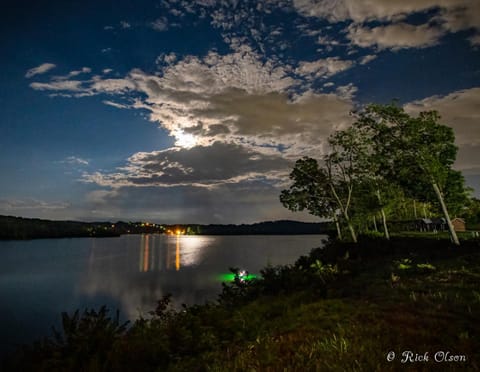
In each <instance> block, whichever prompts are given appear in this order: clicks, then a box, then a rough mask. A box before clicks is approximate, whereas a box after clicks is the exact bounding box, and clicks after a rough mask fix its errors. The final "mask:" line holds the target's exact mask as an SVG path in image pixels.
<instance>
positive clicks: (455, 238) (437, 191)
mask: <svg viewBox="0 0 480 372" xmlns="http://www.w3.org/2000/svg"><path fill="white" fill-rule="evenodd" d="M432 186H433V189H434V190H435V194H436V195H437V198H438V201H439V202H440V205H441V206H442V211H443V215H444V217H445V219H446V220H447V226H448V231H449V232H450V237H451V238H452V242H453V244H455V245H460V241H459V240H458V236H457V233H456V232H455V229H454V228H453V224H452V221H451V220H450V216H449V214H448V210H447V206H446V205H445V202H444V200H443V196H442V192H441V191H440V188H439V187H438V185H437V183H436V182H435V181H432Z"/></svg>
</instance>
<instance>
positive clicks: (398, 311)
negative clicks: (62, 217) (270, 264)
mask: <svg viewBox="0 0 480 372" xmlns="http://www.w3.org/2000/svg"><path fill="white" fill-rule="evenodd" d="M479 248H480V245H479V242H478V241H474V240H469V241H468V242H466V243H464V244H463V245H462V246H461V247H460V248H458V247H452V246H450V244H449V242H448V241H447V240H437V239H427V238H421V237H415V238H411V237H394V238H393V239H392V240H391V241H390V242H386V241H384V240H382V239H374V238H366V237H363V238H361V239H360V241H359V243H358V244H349V243H337V242H330V243H329V244H327V246H326V247H325V248H324V249H318V250H314V251H312V252H311V254H310V255H309V256H307V257H301V258H299V260H298V261H297V262H296V263H295V265H291V266H284V267H278V268H267V269H265V270H264V272H263V276H262V277H261V278H258V279H256V280H252V281H241V280H240V279H239V278H238V277H237V278H236V280H235V281H234V282H233V283H231V284H228V285H225V286H224V288H223V291H222V294H221V295H220V297H219V301H218V302H217V303H211V304H207V305H202V306H192V307H185V308H184V309H183V310H182V311H180V312H175V311H173V310H171V308H170V305H169V298H168V297H165V298H163V299H161V300H160V301H159V303H158V305H157V308H156V310H155V311H154V312H153V313H152V314H151V317H148V318H143V319H138V320H136V321H135V322H134V323H133V324H132V325H131V327H129V328H127V327H125V326H124V325H121V324H119V323H118V318H117V317H112V318H109V317H108V314H107V313H106V310H105V309H101V310H100V311H99V312H95V311H89V312H85V313H84V314H83V315H82V316H80V315H79V314H78V313H77V314H73V315H72V316H69V315H66V314H65V315H64V330H63V332H61V333H57V334H56V335H54V336H55V337H53V338H50V339H46V340H42V341H39V342H38V343H37V344H35V345H30V346H27V347H25V348H23V349H20V350H18V351H17V352H16V353H15V354H14V355H12V356H11V357H10V359H9V360H8V361H7V362H6V363H5V368H4V369H5V370H38V371H74V370H75V371H76V370H82V371H131V370H139V371H140V370H141V371H226V370H232V371H253V370H255V371H284V370H286V371H396V370H411V371H428V370H442V371H443V370H444V371H449V370H452V371H456V370H478V369H479V368H480V359H479V353H478V350H480V339H479V335H480V287H479V283H480V249H479ZM408 350H410V351H412V353H414V354H418V355H424V354H425V353H428V356H429V358H430V359H429V361H428V362H407V363H402V362H401V359H402V353H403V352H405V351H408ZM391 351H393V352H394V353H395V355H396V358H395V360H394V361H392V362H388V361H387V355H388V353H389V352H391ZM440 351H441V352H449V353H450V354H451V355H460V356H464V357H465V361H458V362H441V363H439V362H435V361H434V360H433V359H434V355H435V353H436V352H440Z"/></svg>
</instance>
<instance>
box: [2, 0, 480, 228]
mask: <svg viewBox="0 0 480 372" xmlns="http://www.w3.org/2000/svg"><path fill="white" fill-rule="evenodd" d="M0 52H1V54H0V55H1V58H0V87H1V89H0V174H1V178H0V179H1V181H0V214H6V215H15V216H24V217H37V218H49V219H72V220H86V221H103V220H111V221H116V220H144V221H145V220H150V221H153V222H159V223H252V222H259V221H265V220H275V219H296V220H303V221H315V218H314V217H313V216H309V215H308V214H307V213H292V212H290V211H288V210H286V209H285V208H284V207H283V206H282V205H281V203H280V202H279V193H280V191H281V190H282V189H284V188H286V187H288V185H289V180H288V174H289V173H290V171H291V169H292V166H293V164H294V163H295V160H297V159H298V158H300V157H302V156H305V155H306V156H312V157H316V158H319V157H321V156H322V154H324V153H325V152H326V151H327V150H328V149H327V147H326V140H327V138H328V135H329V134H331V133H332V132H333V131H335V130H337V129H342V128H346V127H347V126H348V125H349V124H350V123H351V122H352V120H353V117H352V115H350V114H349V113H350V112H352V111H353V110H358V109H361V107H362V106H363V105H365V104H368V103H389V102H391V101H392V100H397V101H398V103H399V104H400V105H402V106H403V107H404V108H405V110H407V111H408V112H409V113H411V114H413V115H416V114H417V113H418V112H420V111H425V110H438V111H439V112H440V114H441V116H442V120H441V122H442V123H443V124H445V125H449V126H451V127H452V128H453V130H454V132H455V135H456V144H457V145H458V147H459V152H458V157H457V161H456V163H455V169H458V170H461V171H462V172H463V174H464V176H465V178H466V181H467V184H468V185H469V186H470V187H473V188H474V189H475V195H476V196H477V197H478V196H480V194H479V192H480V1H478V0H389V1H385V0H335V1H334V0H257V1H248V0H244V1H234V0H196V1H194V0H190V1H187V0H157V1H143V0H135V1H128V0H125V1H118V0H97V1H90V0H83V1H75V0H72V1H43V0H37V1H25V0H18V1H15V2H10V4H9V5H4V6H3V7H2V12H1V15H0Z"/></svg>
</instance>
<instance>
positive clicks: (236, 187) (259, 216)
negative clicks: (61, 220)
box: [89, 181, 318, 224]
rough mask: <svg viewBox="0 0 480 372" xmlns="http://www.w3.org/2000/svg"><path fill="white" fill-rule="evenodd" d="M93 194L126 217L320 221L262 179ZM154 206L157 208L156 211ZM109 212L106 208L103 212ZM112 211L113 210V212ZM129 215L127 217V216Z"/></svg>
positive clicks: (97, 206)
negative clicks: (289, 205)
mask: <svg viewBox="0 0 480 372" xmlns="http://www.w3.org/2000/svg"><path fill="white" fill-rule="evenodd" d="M94 193H95V194H93V193H92V195H90V196H89V201H90V205H89V206H90V208H91V209H93V210H97V211H99V212H100V211H105V210H106V206H108V210H109V211H114V212H113V213H114V214H115V215H116V216H118V217H122V218H132V219H135V218H137V219H142V218H145V216H146V215H148V216H151V217H150V218H152V219H154V220H156V221H163V222H165V223H199V222H200V223H206V224H208V223H247V222H248V223H250V222H260V221H266V220H274V219H292V217H293V218H295V219H297V220H306V221H318V218H316V217H313V216H311V215H308V214H307V213H295V214H292V212H290V211H288V210H287V209H286V208H284V207H283V206H282V204H281V203H280V202H279V200H278V197H279V194H280V189H279V188H277V187H275V186H272V185H270V184H268V183H265V182H262V181H253V182H243V183H237V184H235V183H228V184H223V185H219V186H217V187H216V188H215V191H214V192H212V190H210V189H208V188H205V187H195V186H172V187H168V189H167V188H163V187H157V186H155V187H152V186H145V187H129V186H127V187H122V188H118V189H114V190H107V191H104V192H101V193H98V192H96V191H95V192H94ZM152 207H153V209H154V210H153V211H152ZM102 213H105V212H102ZM111 214H112V212H110V215H111ZM125 216H126V217H125Z"/></svg>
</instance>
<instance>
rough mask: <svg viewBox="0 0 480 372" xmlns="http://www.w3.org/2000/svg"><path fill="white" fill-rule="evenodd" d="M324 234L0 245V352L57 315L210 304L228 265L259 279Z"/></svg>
mask: <svg viewBox="0 0 480 372" xmlns="http://www.w3.org/2000/svg"><path fill="white" fill-rule="evenodd" d="M324 238H325V236H323V235H293V236H167V235H124V236H121V237H119V238H101V239H99V238H76V239H46V240H30V241H8V242H0V296H1V302H0V331H1V334H0V342H1V346H0V351H1V352H4V351H5V350H8V349H11V348H12V345H14V344H17V343H19V342H29V341H31V340H32V339H35V338H38V337H40V336H46V335H49V334H50V327H51V326H52V325H55V326H56V327H57V328H58V327H59V323H60V312H62V311H68V312H73V311H74V310H76V309H84V308H87V307H88V308H96V309H98V308H99V307H100V306H101V305H104V304H105V305H107V306H108V307H109V308H110V309H112V310H115V309H119V310H120V311H121V314H122V318H123V319H132V320H133V319H135V318H137V317H138V316H139V315H141V314H146V313H147V312H148V311H150V310H153V309H154V307H155V304H156V301H157V300H158V299H160V298H161V297H162V296H163V295H165V294H167V293H171V294H172V295H173V300H174V303H175V304H176V305H177V306H179V305H180V304H182V303H185V304H189V305H191V304H199V303H204V302H205V301H207V300H215V299H216V298H217V296H218V293H219V292H220V290H221V276H222V274H225V273H228V272H229V270H228V268H229V267H238V268H244V269H247V270H248V271H249V272H250V273H253V274H258V273H259V271H260V269H261V268H263V267H265V266H267V265H273V266H275V265H281V264H289V263H294V262H295V260H296V259H297V258H298V257H299V256H301V255H303V254H307V253H308V252H310V250H311V249H312V248H315V247H319V246H321V245H322V239H324Z"/></svg>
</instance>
